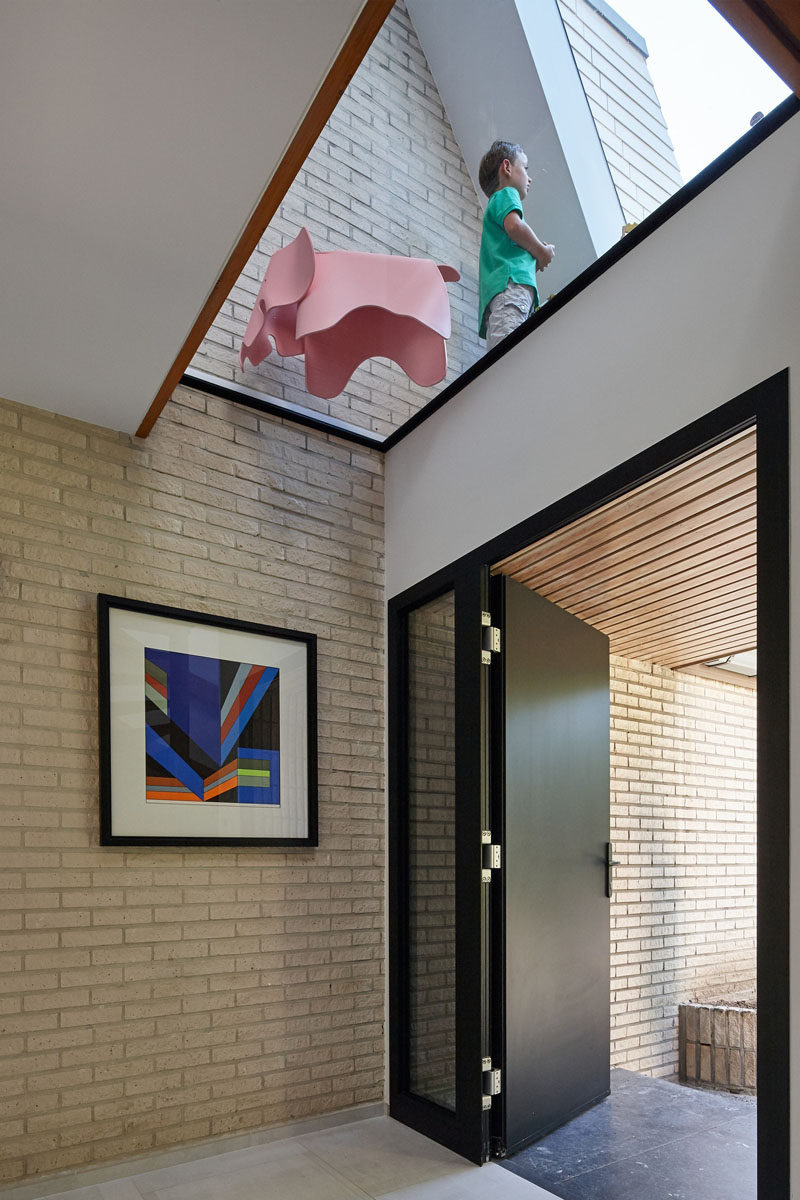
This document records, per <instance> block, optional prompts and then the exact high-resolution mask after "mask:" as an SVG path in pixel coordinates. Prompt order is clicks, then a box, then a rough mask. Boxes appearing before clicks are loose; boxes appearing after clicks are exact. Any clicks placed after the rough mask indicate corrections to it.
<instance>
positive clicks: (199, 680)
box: [145, 647, 224, 765]
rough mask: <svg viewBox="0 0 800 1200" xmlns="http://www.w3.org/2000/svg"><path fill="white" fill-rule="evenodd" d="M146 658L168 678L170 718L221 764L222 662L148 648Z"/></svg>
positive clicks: (194, 655)
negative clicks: (220, 678)
mask: <svg viewBox="0 0 800 1200" xmlns="http://www.w3.org/2000/svg"><path fill="white" fill-rule="evenodd" d="M145 656H146V657H147V658H148V659H149V660H150V661H151V662H153V663H155V665H156V666H157V667H160V668H161V670H162V671H164V672H166V676H167V715H168V716H169V718H170V720H171V721H174V722H175V724H176V725H177V726H179V728H181V729H182V730H183V732H184V733H186V734H188V735H189V737H190V738H191V739H192V741H193V742H194V743H195V745H196V746H199V747H200V749H201V750H204V751H205V753H206V754H207V755H208V756H209V757H210V758H211V759H212V760H213V761H214V762H216V763H217V764H218V765H221V764H222V762H223V761H224V760H223V759H222V758H220V757H219V708H220V680H219V659H218V658H206V657H205V656H204V655H200V654H183V653H182V652H181V651H178V650H152V649H150V648H149V647H147V648H146V649H145Z"/></svg>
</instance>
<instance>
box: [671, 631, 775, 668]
mask: <svg viewBox="0 0 800 1200" xmlns="http://www.w3.org/2000/svg"><path fill="white" fill-rule="evenodd" d="M756 649H757V642H756V639H755V638H753V639H752V640H751V641H741V642H736V643H733V644H732V645H730V646H729V647H728V649H727V650H723V652H722V653H721V654H717V652H716V650H711V652H710V653H708V652H706V653H704V654H702V655H700V657H693V658H690V659H685V658H684V659H680V660H678V659H677V658H676V659H674V660H670V661H669V662H667V663H664V664H663V665H664V666H666V667H669V668H670V669H671V670H673V671H681V670H683V668H684V667H697V666H702V665H703V664H704V663H707V662H711V661H713V660H714V659H717V658H728V657H729V656H730V655H732V654H747V653H749V651H750V650H756Z"/></svg>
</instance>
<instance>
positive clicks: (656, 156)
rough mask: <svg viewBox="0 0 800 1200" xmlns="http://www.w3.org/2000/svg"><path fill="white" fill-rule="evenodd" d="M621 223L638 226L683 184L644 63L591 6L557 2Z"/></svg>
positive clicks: (585, 0) (586, 0) (584, 1)
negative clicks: (626, 222)
mask: <svg viewBox="0 0 800 1200" xmlns="http://www.w3.org/2000/svg"><path fill="white" fill-rule="evenodd" d="M558 5H559V8H560V9H561V16H562V18H563V20H564V27H565V29H566V31H567V37H568V38H569V41H570V45H571V46H572V53H573V54H574V56H575V62H576V65H577V67H578V71H579V72H580V76H581V79H582V81H583V87H584V91H585V92H586V98H587V100H588V101H589V107H590V109H591V110H592V116H593V117H594V121H595V125H596V126H597V132H598V134H599V136H600V141H601V142H602V144H603V149H604V151H605V155H606V160H607V162H608V166H609V169H610V171H611V177H612V179H613V180H614V186H615V187H616V189H617V195H618V196H619V201H620V204H621V205H622V210H623V212H624V213H625V219H626V221H641V220H642V218H643V217H646V216H647V214H648V213H651V212H653V210H654V209H656V208H658V206H659V205H660V204H663V203H664V201H665V200H666V199H667V198H668V197H669V196H671V195H672V194H673V192H676V191H677V190H678V188H679V187H680V186H681V184H682V182H683V180H682V179H681V174H680V171H679V169H678V163H677V161H676V159H675V151H674V149H673V147H672V142H671V141H670V138H669V133H668V132H667V125H666V122H665V120H664V116H663V113H662V112H661V105H660V104H659V102H658V97H657V95H656V91H655V88H654V87H653V81H652V80H651V78H650V72H649V71H648V69H647V60H646V58H645V57H644V55H643V54H642V53H641V51H640V50H638V49H637V47H636V46H634V45H633V44H632V43H631V42H629V41H628V40H627V38H626V37H624V35H623V34H622V33H620V31H619V30H618V29H617V28H615V26H614V25H613V24H611V22H610V21H608V20H606V18H605V17H604V16H602V15H601V14H600V13H599V12H598V11H597V9H596V8H595V7H594V5H593V4H592V3H591V0H558Z"/></svg>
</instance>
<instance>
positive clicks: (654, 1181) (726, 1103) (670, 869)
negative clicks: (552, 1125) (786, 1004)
mask: <svg viewBox="0 0 800 1200" xmlns="http://www.w3.org/2000/svg"><path fill="white" fill-rule="evenodd" d="M756 450H757V447H756V431H755V428H754V427H751V428H748V429H745V430H741V431H739V432H737V433H736V434H735V435H733V436H732V437H730V438H728V439H726V440H725V441H722V442H720V443H718V444H716V445H714V446H712V447H711V448H709V449H706V450H704V451H702V452H700V453H698V454H696V455H695V456H693V457H692V458H689V459H687V460H685V461H683V462H681V463H680V464H679V465H678V466H675V467H672V468H671V469H669V470H667V471H665V472H663V473H662V474H660V475H657V476H655V477H654V478H651V479H649V480H648V481H647V482H646V483H644V484H641V485H639V486H638V487H635V488H633V489H632V490H630V491H628V492H626V493H624V494H623V495H621V496H619V497H617V498H615V499H614V500H612V501H610V502H608V503H606V504H604V505H601V506H600V507H598V508H595V509H593V510H592V511H590V512H588V513H586V514H584V515H583V516H581V517H579V518H578V519H577V520H575V521H573V522H572V523H570V524H568V525H565V526H562V527H561V528H559V529H558V530H556V531H554V532H553V533H551V534H549V535H547V536H545V537H543V538H541V539H539V540H538V541H536V542H535V543H533V544H532V545H529V546H527V547H525V548H524V549H522V550H518V551H516V552H514V553H513V554H511V555H508V556H506V557H505V558H504V559H502V560H501V561H499V562H498V563H497V564H496V565H495V566H494V567H493V574H495V575H502V576H504V577H505V578H506V579H510V580H513V581H515V583H516V584H522V585H523V586H524V587H526V588H528V589H530V590H531V591H532V592H535V593H537V594H538V596H539V597H541V598H543V599H544V600H545V601H546V602H547V603H549V604H554V605H556V606H558V607H559V608H561V609H563V610H565V611H566V612H567V613H570V614H572V616H573V617H574V618H577V619H579V621H581V622H584V623H585V624H586V625H588V626H590V627H592V628H593V629H594V630H598V631H600V633H602V634H604V635H605V636H606V637H607V639H608V650H609V657H608V669H609V699H610V704H609V710H610V711H609V716H610V722H609V723H610V759H609V765H610V788H609V793H610V805H609V829H610V833H609V853H608V860H609V864H611V865H609V867H608V887H607V891H608V893H609V896H608V899H609V918H610V984H611V991H610V1049H609V1061H610V1066H611V1080H610V1083H611V1097H610V1098H609V1099H608V1100H605V1101H603V1102H602V1104H601V1110H602V1111H599V1112H598V1111H596V1110H595V1111H592V1112H588V1113H586V1114H585V1115H584V1116H579V1117H577V1118H576V1119H575V1120H574V1121H573V1122H568V1123H566V1124H565V1125H563V1126H562V1127H561V1128H559V1129H558V1131H557V1132H556V1133H554V1134H552V1135H550V1136H546V1137H544V1139H543V1140H537V1141H536V1142H535V1144H534V1145H533V1146H531V1147H530V1148H529V1149H527V1150H524V1151H523V1152H522V1153H521V1154H519V1155H518V1156H515V1157H513V1158H511V1159H510V1160H509V1163H508V1165H509V1166H510V1167H511V1169H512V1170H514V1171H516V1173H518V1174H521V1175H523V1176H524V1177H525V1178H528V1179H529V1180H531V1181H532V1182H535V1183H537V1184H539V1185H540V1186H543V1187H545V1188H548V1189H550V1190H551V1191H552V1192H553V1194H555V1195H558V1196H563V1197H564V1198H565V1200H573V1198H574V1200H580V1198H581V1197H584V1196H587V1197H588V1196H595V1195H599V1194H601V1192H600V1191H598V1190H597V1189H598V1188H601V1189H602V1187H604V1186H606V1187H608V1188H609V1189H610V1190H609V1194H612V1192H613V1194H617V1193H618V1194H620V1195H623V1194H627V1191H626V1188H627V1187H633V1188H634V1190H635V1188H637V1187H638V1188H639V1189H640V1191H641V1188H642V1187H643V1186H644V1184H643V1181H642V1180H643V1177H646V1178H647V1180H648V1186H647V1187H646V1188H645V1191H644V1192H642V1193H641V1194H642V1195H644V1194H647V1195H650V1194H651V1193H652V1194H653V1195H656V1194H658V1187H659V1184H663V1187H664V1189H666V1190H665V1191H664V1194H665V1195H667V1194H671V1193H670V1188H673V1189H674V1188H675V1187H679V1188H685V1189H686V1190H685V1192H684V1191H681V1192H680V1194H686V1195H687V1196H692V1197H693V1198H694V1197H696V1200H705V1196H706V1195H716V1192H715V1191H712V1192H711V1193H708V1192H707V1191H705V1190H704V1187H703V1181H704V1180H709V1179H712V1178H713V1179H714V1180H715V1183H714V1185H713V1186H714V1187H716V1186H717V1184H718V1183H720V1182H721V1181H722V1180H723V1179H724V1178H725V1176H726V1174H727V1175H728V1176H730V1178H728V1179H727V1181H726V1183H725V1187H726V1189H727V1190H726V1191H725V1194H726V1196H727V1197H728V1198H729V1200H734V1198H736V1200H739V1198H740V1197H741V1200H750V1198H751V1197H752V1198H754V1197H755V1195H756V1156H755V1133H756V1130H755V1111H754V1107H755V1100H754V1095H755V1090H756V1045H755V995H756V818H757V802H756V692H755V678H754V667H752V666H751V664H750V661H749V660H748V659H747V658H744V657H743V656H746V655H752V656H754V653H755V649H756V644H757V608H756V599H757V575H756V567H757V563H756V537H757V528H756V519H757V494H756ZM541 616H542V617H543V618H545V619H549V618H547V614H546V612H545V613H541ZM534 657H536V656H534ZM731 667H734V670H731V669H730V668H731ZM737 667H738V668H739V669H738V670H735V668H737ZM745 672H748V673H745ZM585 686H586V684H585V681H583V682H582V683H581V687H583V688H585ZM576 712H577V709H576ZM567 728H568V731H569V732H568V735H567V736H569V733H570V732H571V733H572V734H573V735H575V734H578V733H579V729H578V723H577V720H576V719H575V718H572V723H571V725H570V724H568V726H567ZM579 736H581V738H582V734H581V735H579ZM580 753H582V750H581V749H578V748H577V747H576V748H574V749H573V750H571V751H570V757H574V756H575V755H576V754H580ZM512 786H513V785H512V784H511V782H510V781H509V780H508V779H507V781H506V794H507V798H506V803H507V804H508V803H509V802H511V803H512V804H513V800H512V801H509V788H510V787H512ZM570 786H573V787H574V784H572V785H570ZM566 800H567V798H566V797H564V801H565V802H566ZM551 802H552V801H551ZM555 802H556V803H560V800H559V799H558V798H557V797H556V798H555ZM514 828H515V836H516V837H517V838H519V826H515V827H514ZM534 836H535V835H534ZM562 836H563V835H562ZM554 852H555V853H558V850H557V848H556V849H555V851H554V849H553V848H551V849H550V850H549V852H548V853H549V855H550V856H552V855H553V853H554ZM565 869H568V868H566V864H565ZM575 878H576V879H577V878H578V874H577V872H576V874H575ZM526 886H527V885H526ZM549 886H552V885H549ZM572 886H573V885H572V883H570V884H569V892H568V894H569V897H570V900H571V896H572V891H571V889H572ZM509 904H510V901H509V900H508V898H507V906H506V907H507V910H508V908H509ZM580 919H582V918H580ZM506 921H507V929H508V931H509V934H510V933H512V932H513V931H514V929H515V925H514V918H513V916H512V915H511V914H510V913H509V912H508V911H507V914H506ZM532 928H533V929H534V931H535V924H534V923H532ZM514 936H519V932H517V933H516V934H515V935H514ZM523 936H524V933H523ZM534 938H535V932H534ZM518 951H519V947H517V946H515V945H514V944H512V943H511V942H508V941H507V944H506V961H507V963H508V961H509V959H511V960H514V959H516V958H518V957H519V954H518ZM523 957H524V953H523ZM506 969H507V970H508V966H507V968H506ZM576 982H577V986H581V984H582V982H583V978H579V979H578V980H577V981H576ZM570 986H572V981H571V980H570V978H569V977H567V987H570ZM513 990H514V989H513V986H512V988H511V991H512V992H513ZM543 1003H544V1004H545V1005H547V1004H552V1005H553V1006H554V1007H555V1008H561V1007H562V1006H565V1007H567V1008H570V1007H571V1006H572V1005H573V1003H574V998H573V997H571V996H569V995H562V996H557V995H550V994H546V995H545V996H544V997H542V996H537V1005H538V1006H539V1008H540V1009H541V1005H542V1004H543ZM577 1011H578V1012H579V1014H580V1018H579V1019H585V1010H584V1009H578V1010H577ZM512 1020H513V1018H512ZM556 1030H557V1036H560V1037H563V1039H564V1042H565V1045H566V1044H572V1043H573V1039H574V1037H575V1032H574V1031H573V1030H570V1029H564V1028H563V1025H561V1024H559V1023H557V1024H556ZM514 1036H516V1035H514ZM523 1040H524V1039H523ZM535 1061H536V1059H535V1058H532V1059H531V1064H532V1065H533V1063H534V1062H535ZM657 1081H669V1082H663V1083H662V1082H657ZM679 1081H681V1082H682V1083H683V1085H684V1086H683V1087H680V1086H678V1083H679ZM686 1085H690V1086H693V1087H694V1088H695V1089H703V1090H704V1091H711V1090H713V1092H714V1093H715V1094H713V1095H703V1096H701V1095H698V1094H696V1093H695V1094H691V1093H688V1092H687V1091H686ZM596 1089H597V1084H596V1083H595V1084H593V1085H592V1088H591V1089H590V1092H596ZM590 1092H587V1093H586V1095H587V1097H589V1098H590V1099H591V1096H590ZM573 1098H574V1095H573ZM508 1129H509V1126H508V1125H507V1131H508ZM509 1148H510V1149H511V1150H512V1151H513V1149H514V1147H513V1146H512V1145H510V1146H509ZM694 1185H696V1187H695V1186H694ZM693 1188H694V1190H693ZM602 1194H605V1192H602ZM631 1194H633V1193H631Z"/></svg>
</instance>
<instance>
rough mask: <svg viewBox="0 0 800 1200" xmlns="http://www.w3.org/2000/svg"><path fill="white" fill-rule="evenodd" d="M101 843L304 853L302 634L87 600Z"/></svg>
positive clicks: (312, 816) (311, 712) (311, 660)
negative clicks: (93, 618)
mask: <svg viewBox="0 0 800 1200" xmlns="http://www.w3.org/2000/svg"><path fill="white" fill-rule="evenodd" d="M97 636H98V695H99V734H100V742H99V749H100V844H101V845H102V846H113V845H157V846H221V845H229V846H230V845H232V846H300V847H302V846H316V845H318V844H319V843H318V821H317V702H316V690H317V639H316V635H315V634H313V633H303V632H300V631H299V630H289V629H278V628H275V627H274V626H271V625H261V624H258V623H256V622H252V621H238V620H235V619H233V618H230V617H220V616H213V615H210V614H208V613H201V612H193V611H191V610H189V609H183V608H171V607H168V606H166V605H160V604H150V603H147V602H145V601H141V600H129V599H126V598H124V597H120V596H110V595H106V594H104V593H100V594H99V595H98V597H97Z"/></svg>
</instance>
